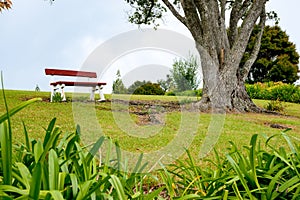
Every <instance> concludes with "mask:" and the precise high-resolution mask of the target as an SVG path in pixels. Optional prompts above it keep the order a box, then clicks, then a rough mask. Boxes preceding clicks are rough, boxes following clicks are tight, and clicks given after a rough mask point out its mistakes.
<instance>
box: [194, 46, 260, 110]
mask: <svg viewBox="0 0 300 200" xmlns="http://www.w3.org/2000/svg"><path fill="white" fill-rule="evenodd" d="M198 50H199V53H200V55H201V65H202V71H203V95H202V98H201V100H200V102H199V103H198V106H199V108H200V110H202V111H207V110H212V111H213V112H261V109H260V108H259V107H257V106H256V105H255V104H254V103H253V102H252V100H251V99H250V97H249V95H248V94H247V92H246V89H245V85H244V80H243V77H242V76H241V75H240V71H239V70H240V68H239V67H238V66H233V65H234V63H235V62H231V63H225V64H223V65H222V66H220V63H222V62H218V60H213V59H212V58H211V57H210V55H208V53H207V52H206V50H204V49H203V48H202V47H200V46H198ZM227 65H229V66H227ZM229 69H230V70H229ZM233 69H235V71H234V70H233Z"/></svg>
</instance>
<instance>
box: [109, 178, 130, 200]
mask: <svg viewBox="0 0 300 200" xmlns="http://www.w3.org/2000/svg"><path fill="white" fill-rule="evenodd" d="M109 182H110V183H111V184H112V186H113V187H114V188H115V189H116V192H117V194H118V197H119V198H118V199H120V200H126V199H127V196H126V195H125V192H124V188H123V186H122V184H121V181H120V179H119V178H118V177H117V176H115V175H111V177H110V179H109Z"/></svg>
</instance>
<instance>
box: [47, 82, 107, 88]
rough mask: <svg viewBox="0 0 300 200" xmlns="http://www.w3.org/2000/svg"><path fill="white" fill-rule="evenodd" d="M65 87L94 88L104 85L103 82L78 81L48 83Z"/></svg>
mask: <svg viewBox="0 0 300 200" xmlns="http://www.w3.org/2000/svg"><path fill="white" fill-rule="evenodd" d="M62 84H64V85H65V86H82V87H95V86H101V85H106V83H104V82H78V81H56V82H52V83H50V85H53V86H57V85H62Z"/></svg>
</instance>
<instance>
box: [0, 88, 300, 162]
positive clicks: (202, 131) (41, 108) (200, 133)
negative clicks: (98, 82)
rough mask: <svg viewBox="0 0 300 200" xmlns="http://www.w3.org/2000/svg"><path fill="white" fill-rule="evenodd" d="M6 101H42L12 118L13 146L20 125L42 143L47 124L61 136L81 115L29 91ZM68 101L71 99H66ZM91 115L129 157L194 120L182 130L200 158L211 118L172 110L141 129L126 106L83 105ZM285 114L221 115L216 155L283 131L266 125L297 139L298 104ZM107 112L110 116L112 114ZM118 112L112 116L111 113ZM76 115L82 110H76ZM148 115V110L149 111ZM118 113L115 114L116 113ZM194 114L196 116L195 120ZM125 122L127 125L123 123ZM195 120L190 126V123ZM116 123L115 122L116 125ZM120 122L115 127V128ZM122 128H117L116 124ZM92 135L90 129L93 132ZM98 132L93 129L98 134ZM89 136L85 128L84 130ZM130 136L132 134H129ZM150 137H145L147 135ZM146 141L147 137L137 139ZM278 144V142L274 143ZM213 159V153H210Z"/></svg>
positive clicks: (11, 94) (161, 143)
mask: <svg viewBox="0 0 300 200" xmlns="http://www.w3.org/2000/svg"><path fill="white" fill-rule="evenodd" d="M5 94H6V99H7V102H8V106H9V108H13V107H14V106H16V105H18V104H19V103H21V102H23V101H25V100H27V99H31V98H35V97H41V98H42V99H43V101H41V102H37V103H35V104H32V105H30V106H29V107H27V108H26V109H24V110H22V111H21V112H19V113H18V114H17V115H15V116H13V117H12V127H13V137H14V141H15V142H23V138H24V137H23V125H22V122H24V123H25V124H26V128H27V131H28V132H29V134H30V137H31V138H43V137H44V135H43V134H44V132H45V131H44V128H46V127H47V125H48V123H49V122H50V120H51V119H52V118H54V117H56V118H57V125H58V126H60V128H61V130H62V131H63V132H73V131H74V130H75V127H76V120H74V115H73V114H74V112H77V113H76V114H77V115H78V114H79V116H81V113H78V112H79V111H78V110H77V111H76V110H75V111H74V110H73V108H72V106H73V104H72V102H64V103H49V101H48V98H49V95H50V92H34V91H13V90H6V91H5ZM67 95H68V96H69V97H70V96H71V94H67ZM116 98H118V99H126V98H128V96H113V97H112V96H111V95H107V99H109V100H111V99H116ZM0 99H1V101H0V102H1V103H0V113H4V112H5V106H4V101H3V95H2V93H1V95H0ZM130 100H134V101H138V100H143V101H151V102H155V101H158V100H159V101H162V102H170V101H175V102H176V101H177V102H191V101H196V100H197V99H196V98H191V97H179V98H177V97H170V96H131V97H130ZM254 102H255V103H256V104H257V105H259V106H264V105H265V104H267V101H262V100H255V101H254ZM84 104H86V105H89V106H90V107H92V108H93V109H94V110H95V114H96V121H97V123H98V124H97V125H100V127H101V131H102V132H101V134H104V135H106V136H109V137H111V138H113V139H114V140H115V141H118V142H119V144H120V146H121V147H122V149H125V150H128V151H131V152H151V151H154V150H159V149H161V148H163V147H164V146H166V145H167V144H168V143H170V142H171V141H172V140H173V139H174V138H175V137H176V134H177V133H178V132H179V131H180V125H181V123H182V121H181V120H182V117H184V118H186V119H185V120H186V122H185V123H187V122H189V121H188V120H190V119H191V120H192V118H195V116H197V119H198V120H199V121H198V122H197V124H196V125H191V127H189V128H188V129H186V130H183V131H186V133H185V134H189V131H194V132H195V133H194V137H193V140H192V141H191V145H189V150H190V152H191V153H192V154H193V155H194V156H195V157H196V156H197V155H198V154H199V150H200V146H201V144H202V142H203V140H204V138H205V136H206V134H207V131H208V127H209V125H210V123H211V114H210V113H200V114H199V113H197V112H188V113H187V115H184V114H183V112H181V111H180V110H179V111H172V112H166V113H165V114H164V115H163V116H162V117H163V122H164V123H163V124H152V125H149V124H148V125H147V124H146V125H145V124H144V125H140V124H139V122H138V121H139V119H138V116H137V115H134V114H130V117H128V115H127V114H128V112H127V111H128V107H127V106H126V105H123V104H121V105H119V104H112V103H111V101H108V102H104V103H98V102H97V103H95V104H94V103H88V102H86V103H84ZM284 105H285V113H284V114H285V115H270V114H256V113H230V114H226V116H224V117H225V123H224V126H223V127H222V129H221V136H220V138H219V139H218V142H217V145H216V146H215V148H216V149H217V151H218V152H220V153H221V154H222V153H225V152H226V148H227V147H229V146H230V145H229V141H233V142H234V143H236V144H238V145H239V146H242V145H247V144H248V143H249V140H250V138H251V136H252V135H253V134H266V135H273V134H276V133H280V132H281V131H282V130H280V129H274V128H271V127H270V124H280V125H283V126H286V127H290V128H292V130H290V131H289V134H291V135H294V136H299V135H300V105H299V104H291V103H285V104H284ZM149 109H150V108H142V110H143V111H145V112H148V111H149ZM112 110H113V111H114V112H112ZM115 111H117V112H115ZM80 112H81V111H80ZM82 112H83V113H82V119H80V122H82V123H85V122H86V123H91V122H92V121H90V120H89V119H88V117H86V116H87V114H86V113H85V114H84V111H82ZM149 112H150V111H149ZM116 113H117V114H116ZM198 115H199V116H198ZM127 120H128V121H127ZM194 121H195V120H194V119H193V121H192V122H191V123H193V122H194ZM116 122H117V123H116ZM118 122H119V123H118ZM120 123H121V124H120ZM93 130H94V129H93ZM97 130H98V129H97ZM87 131H89V129H87ZM131 131H133V132H131ZM151 131H152V132H151ZM148 132H149V134H152V135H151V136H149V135H148V136H147V134H148ZM139 134H141V135H142V136H145V137H146V138H142V137H140V135H139ZM98 136H99V133H93V132H92V131H91V132H84V130H83V132H82V137H83V138H85V139H87V141H89V142H92V141H96V137H98ZM279 145H280V142H279ZM211 155H212V153H211Z"/></svg>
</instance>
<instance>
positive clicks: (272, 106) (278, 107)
mask: <svg viewBox="0 0 300 200" xmlns="http://www.w3.org/2000/svg"><path fill="white" fill-rule="evenodd" d="M264 108H265V109H266V110H269V111H276V112H277V111H278V112H282V111H283V110H284V106H283V104H282V102H281V101H279V100H271V101H270V102H268V103H267V105H266V106H264Z"/></svg>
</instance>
